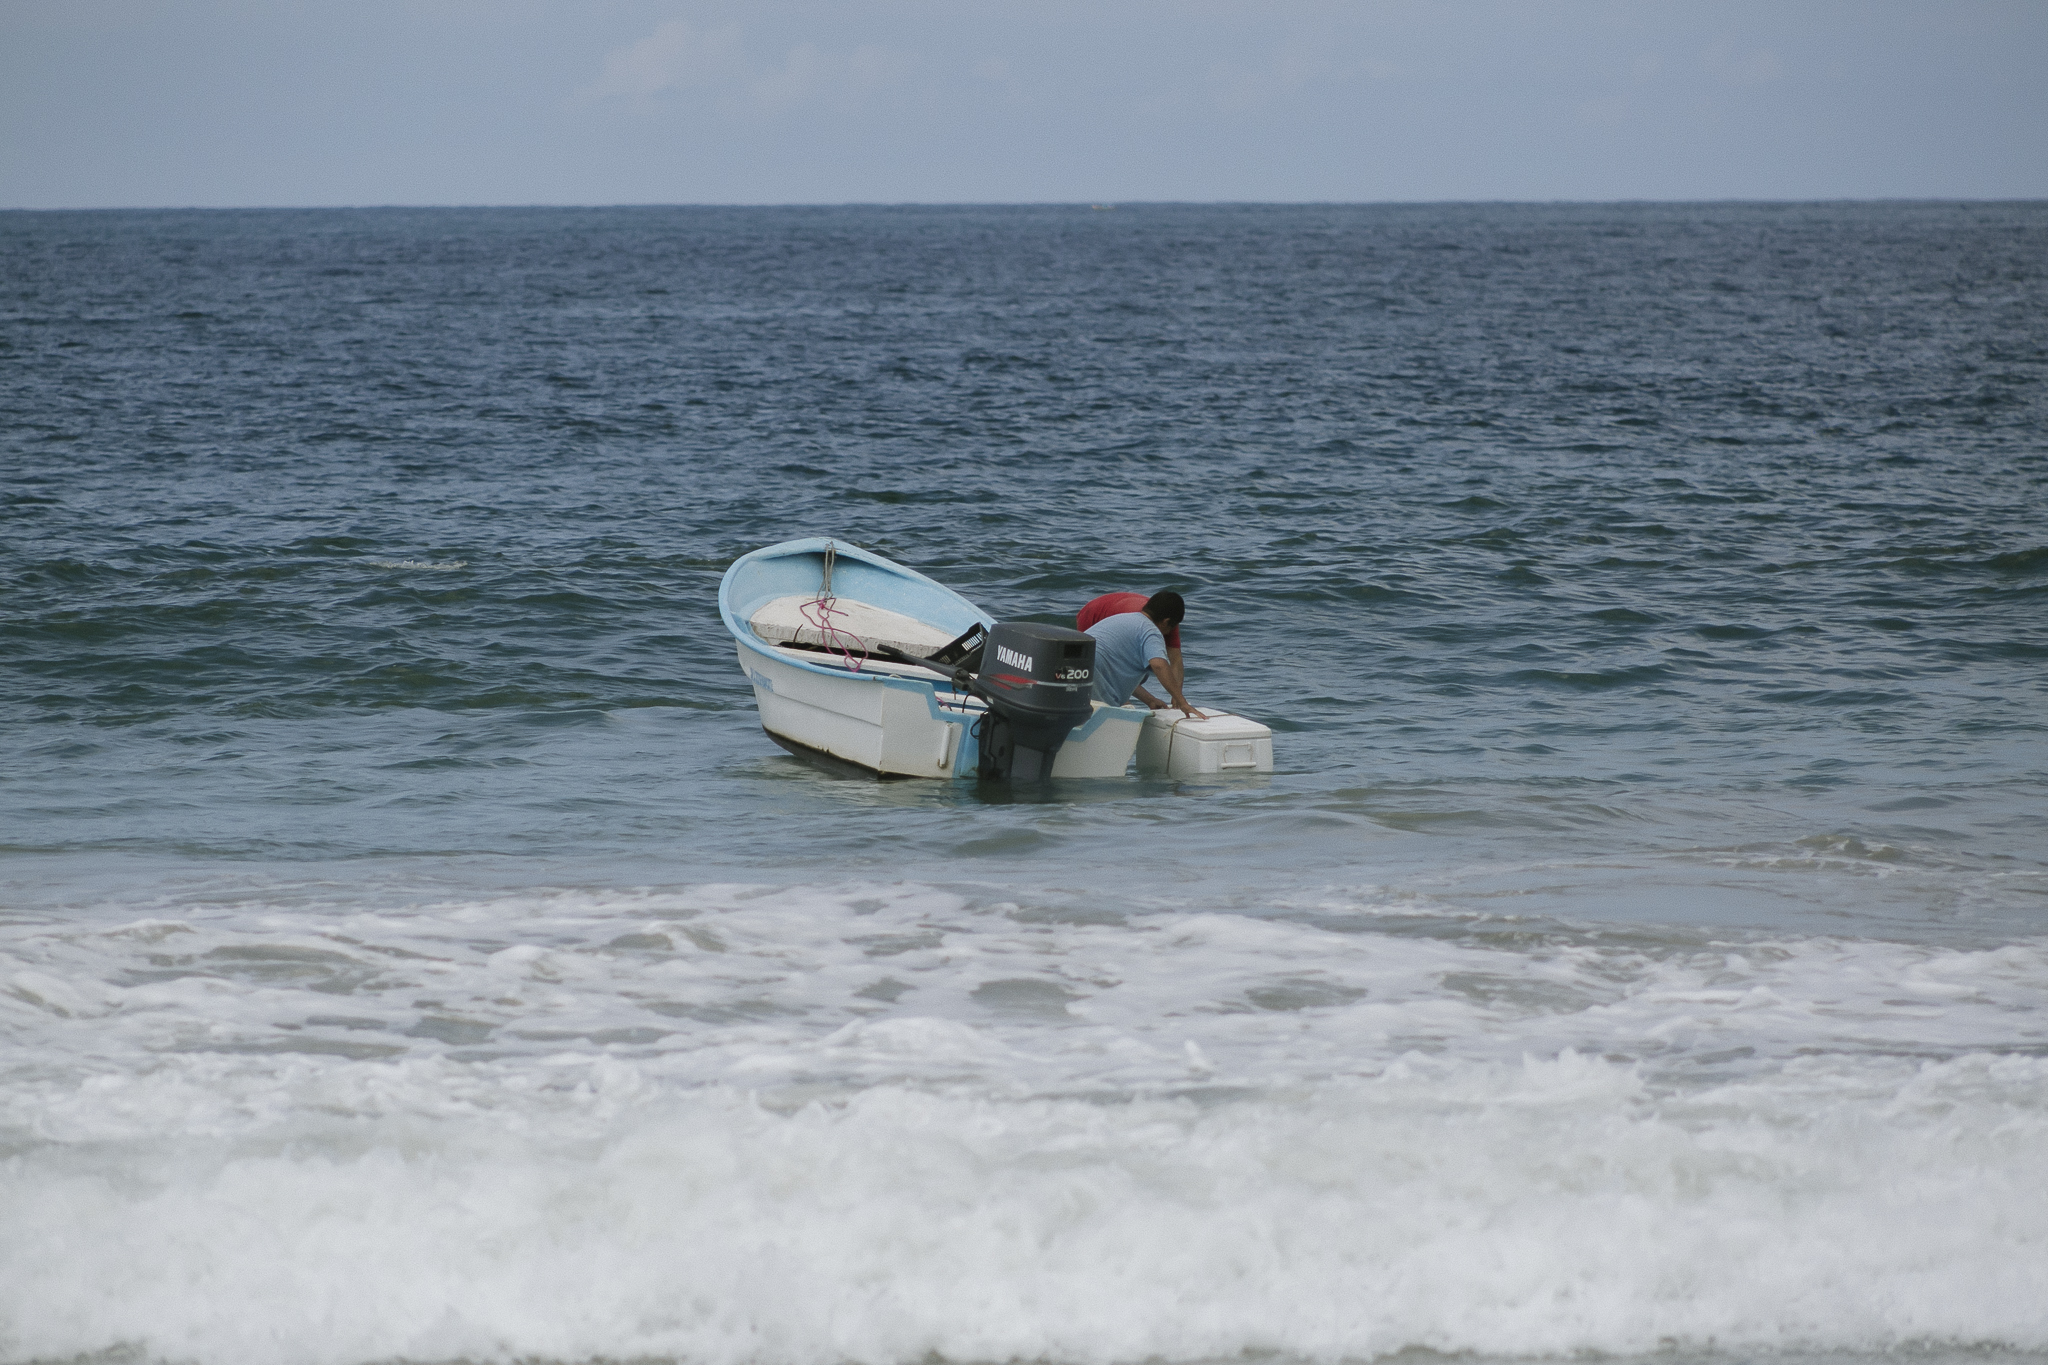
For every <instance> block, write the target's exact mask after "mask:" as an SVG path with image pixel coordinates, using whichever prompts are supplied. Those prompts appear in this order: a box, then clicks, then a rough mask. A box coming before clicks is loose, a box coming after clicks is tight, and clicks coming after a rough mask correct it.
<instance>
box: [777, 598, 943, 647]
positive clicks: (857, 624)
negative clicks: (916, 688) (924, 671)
mask: <svg viewBox="0 0 2048 1365" xmlns="http://www.w3.org/2000/svg"><path fill="white" fill-rule="evenodd" d="M821 623H822V625H821ZM747 625H748V626H749V627H751V628H752V629H753V632H754V634H756V635H758V636H759V637H761V638H762V639H763V640H766V641H768V642H769V643H770V644H777V645H782V644H799V645H823V646H825V647H826V648H828V649H852V650H862V651H867V652H870V653H872V652H873V650H874V648H875V646H877V645H889V646H890V647H892V648H895V649H900V650H902V651H903V652H904V653H905V654H930V653H931V652H932V651H933V650H935V649H942V648H944V647H945V646H946V645H948V644H950V643H952V640H953V637H952V636H951V635H948V634H946V633H945V632H944V631H942V630H940V629H939V628H938V627H937V626H931V625H927V624H925V623H924V622H923V621H920V620H918V619H917V618H916V617H914V616H905V615H903V614H902V613H901V612H895V611H890V610H888V609H887V608H884V607H876V606H870V605H869V604H868V603H866V602H856V601H854V600H853V599H852V598H848V597H830V598H826V599H824V600H823V602H822V603H821V602H820V600H819V598H818V596H817V595H816V594H815V593H813V594H809V595H801V596H794V597H778V598H776V599H775V600H774V601H772V602H770V603H768V604H767V605H766V606H763V607H762V608H761V609H760V610H759V611H756V612H755V613H754V614H753V616H752V618H751V619H749V620H748V622H747ZM824 626H830V627H831V629H830V630H829V631H828V630H826V629H824V628H823V627H824Z"/></svg>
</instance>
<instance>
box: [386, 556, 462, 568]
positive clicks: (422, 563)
mask: <svg viewBox="0 0 2048 1365" xmlns="http://www.w3.org/2000/svg"><path fill="white" fill-rule="evenodd" d="M360 562H361V563H364V564H370V565H374V566H375V567H377V568H379V569H442V570H446V569H466V568H468V567H469V561H468V560H466V559H379V558H377V557H375V556H372V555H365V556H364V557H363V558H362V560H361V561H360Z"/></svg>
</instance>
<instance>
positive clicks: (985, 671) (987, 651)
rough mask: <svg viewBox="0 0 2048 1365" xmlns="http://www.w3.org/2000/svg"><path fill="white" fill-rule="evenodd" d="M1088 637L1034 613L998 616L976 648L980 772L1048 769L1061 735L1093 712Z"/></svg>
mask: <svg viewBox="0 0 2048 1365" xmlns="http://www.w3.org/2000/svg"><path fill="white" fill-rule="evenodd" d="M1094 684H1095V637H1094V636H1092V635H1084V634H1082V633H1081V632H1080V631H1078V630H1068V629H1066V628H1065V627H1063V626H1041V625H1039V624H1037V623H1036V622H1034V621H998V622H997V623H996V624H995V627H994V628H993V629H991V630H990V631H989V633H988V641H987V643H986V644H985V645H984V646H983V648H982V654H981V672H980V674H979V676H978V677H977V678H976V679H975V688H974V690H975V692H976V693H977V694H978V695H979V696H980V697H981V698H982V699H983V700H984V701H986V702H987V703H988V714H987V715H986V716H985V717H984V718H983V719H982V722H981V763H980V766H979V769H978V771H979V773H980V775H981V776H982V777H989V778H1003V777H1007V778H1012V779H1015V780H1017V781H1024V782H1031V781H1036V780H1038V779H1040V778H1045V777H1050V776H1052V761H1053V759H1054V757H1056V756H1057V755H1058V754H1059V751H1060V746H1061V745H1062V744H1064V743H1066V742H1067V735H1068V734H1069V733H1070V732H1071V731H1072V730H1073V728H1074V727H1075V726H1076V725H1079V724H1080V723H1081V722H1082V721H1084V720H1086V719H1088V717H1089V716H1090V715H1091V714H1093V712H1094V709H1095V708H1094V706H1093V705H1092V704H1091V702H1090V696H1091V693H1092V691H1093V689H1094Z"/></svg>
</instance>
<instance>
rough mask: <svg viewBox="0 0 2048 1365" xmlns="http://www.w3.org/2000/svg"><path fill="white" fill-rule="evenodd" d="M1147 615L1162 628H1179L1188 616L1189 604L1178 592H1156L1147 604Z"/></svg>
mask: <svg viewBox="0 0 2048 1365" xmlns="http://www.w3.org/2000/svg"><path fill="white" fill-rule="evenodd" d="M1145 614H1146V615H1147V616H1149V617H1151V618H1152V619H1153V620H1154V621H1157V622H1158V623H1159V624H1160V625H1162V626H1177V625H1179V624H1180V623H1181V620H1182V619H1183V618H1184V617H1186V616H1187V614H1188V604H1187V603H1186V602H1185V601H1184V600H1182V598H1181V595H1180V594H1179V593H1177V592H1155V593H1153V594H1152V596H1151V597H1150V598H1148V599H1147V600H1146V602H1145Z"/></svg>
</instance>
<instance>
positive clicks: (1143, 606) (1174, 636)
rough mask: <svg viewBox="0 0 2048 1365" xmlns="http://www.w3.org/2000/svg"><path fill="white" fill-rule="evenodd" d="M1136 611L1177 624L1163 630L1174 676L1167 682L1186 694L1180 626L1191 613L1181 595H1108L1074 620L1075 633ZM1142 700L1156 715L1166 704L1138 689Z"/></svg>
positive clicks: (1090, 604) (1154, 618) (1079, 613)
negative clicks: (1184, 690)
mask: <svg viewBox="0 0 2048 1365" xmlns="http://www.w3.org/2000/svg"><path fill="white" fill-rule="evenodd" d="M1155 608H1156V610H1155ZM1133 611H1139V612H1144V613H1145V614H1146V615H1147V616H1150V617H1151V618H1152V619H1153V620H1155V621H1160V622H1166V621H1171V622H1172V623H1173V624H1172V625H1162V626H1161V629H1162V630H1163V631H1164V633H1165V635H1166V671H1167V673H1168V674H1170V675H1171V676H1170V677H1169V678H1167V679H1166V680H1165V681H1166V682H1167V684H1168V685H1169V686H1170V687H1172V689H1173V690H1174V691H1175V692H1180V691H1182V690H1183V689H1185V688H1186V686H1187V676H1186V670H1185V669H1184V668H1183V667H1182V666H1181V660H1180V623H1181V617H1182V616H1183V615H1185V614H1186V612H1187V602H1186V600H1185V599H1183V598H1182V597H1181V595H1180V594H1179V593H1177V592H1158V593H1154V594H1152V596H1150V597H1147V596H1145V594H1143V593H1141V592H1106V593H1104V594H1102V596H1100V597H1098V598H1095V599H1094V600H1093V601H1091V602H1089V604H1088V605H1087V606H1085V607H1083V608H1081V610H1080V611H1079V612H1078V613H1077V614H1076V615H1075V617H1074V629H1075V630H1086V629H1088V627H1090V626H1092V625H1094V624H1095V623H1096V622H1097V621H1100V620H1101V619H1102V618H1103V617H1105V616H1122V615H1124V614H1125V613H1126V612H1133ZM1138 699H1139V700H1140V701H1142V702H1144V703H1145V705H1147V706H1149V707H1151V708H1152V709H1153V710H1155V711H1156V710H1158V709H1159V708H1160V707H1162V706H1164V705H1165V704H1166V703H1165V702H1162V701H1160V700H1159V699H1158V698H1157V697H1154V696H1153V695H1152V694H1151V693H1149V692H1147V691H1146V690H1145V689H1144V688H1142V687H1140V688H1139V689H1138Z"/></svg>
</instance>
